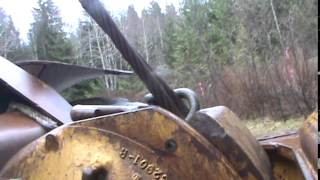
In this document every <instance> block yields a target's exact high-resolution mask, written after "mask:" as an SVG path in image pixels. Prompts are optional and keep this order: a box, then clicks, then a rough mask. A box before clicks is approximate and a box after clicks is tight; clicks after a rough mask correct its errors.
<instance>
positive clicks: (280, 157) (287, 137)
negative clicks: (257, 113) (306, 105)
mask: <svg viewBox="0 0 320 180" xmlns="http://www.w3.org/2000/svg"><path fill="white" fill-rule="evenodd" d="M316 117H317V116H316V115H315V114H313V115H311V116H310V117H309V118H308V119H307V120H306V122H305V123H304V126H303V127H302V128H301V130H300V131H299V132H300V133H299V132H295V133H288V134H283V135H279V136H268V137H265V138H261V139H259V142H260V144H261V145H262V146H263V148H264V149H265V150H266V151H267V153H268V156H269V158H270V160H271V164H272V167H273V169H272V170H273V174H274V175H275V178H276V179H281V180H282V179H284V180H291V179H292V177H295V178H294V179H306V180H316V179H318V174H317V172H316V168H315V166H314V160H315V159H316V157H314V156H313V155H312V152H314V151H315V150H317V139H316V138H314V136H317V133H318V132H316V131H314V130H315V129H316V127H312V126H316V125H317V123H315V122H317V118H316ZM315 118H316V119H315ZM303 144H304V145H303ZM310 152H311V153H310ZM309 153H310V154H311V157H309V156H310V155H308V154H309ZM289 162H290V163H289ZM288 163H289V164H291V165H290V166H288V165H287V164H288Z"/></svg>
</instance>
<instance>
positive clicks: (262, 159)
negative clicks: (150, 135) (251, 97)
mask: <svg viewBox="0 0 320 180" xmlns="http://www.w3.org/2000/svg"><path fill="white" fill-rule="evenodd" d="M189 124H190V125H191V126H192V127H193V128H195V129H196V130H197V131H198V132H199V133H200V134H201V135H203V136H204V137H205V138H207V139H208V140H209V141H210V143H212V144H213V145H214V146H215V147H217V149H219V151H221V152H222V153H223V154H224V155H225V156H226V157H227V158H228V160H229V162H230V163H231V164H232V165H233V168H234V169H235V170H236V171H237V172H238V173H239V175H240V176H241V178H242V179H264V180H271V179H272V171H271V166H270V162H269V159H268V156H267V154H266V152H265V151H264V149H263V148H262V147H261V146H260V144H259V143H258V141H257V140H256V139H255V137H253V135H252V134H251V133H250V131H249V130H248V129H247V128H246V127H245V126H244V125H243V123H242V122H241V121H240V119H239V118H238V117H237V116H236V115H235V114H234V113H233V112H232V111H231V110H229V109H228V108H226V107H224V106H217V107H212V108H207V109H202V110H200V111H198V112H197V113H196V114H195V116H193V118H191V120H190V121H189Z"/></svg>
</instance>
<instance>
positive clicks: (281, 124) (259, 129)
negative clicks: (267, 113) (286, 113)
mask: <svg viewBox="0 0 320 180" xmlns="http://www.w3.org/2000/svg"><path fill="white" fill-rule="evenodd" d="M303 120H304V118H303V117H300V118H292V119H289V120H287V121H275V120H271V119H268V118H265V119H255V120H248V121H247V122H246V125H247V127H248V128H249V130H250V131H251V133H252V134H253V135H254V136H255V137H257V138H259V137H262V136H264V135H267V134H270V133H282V132H288V131H293V130H298V129H299V128H300V127H301V126H302V123H303Z"/></svg>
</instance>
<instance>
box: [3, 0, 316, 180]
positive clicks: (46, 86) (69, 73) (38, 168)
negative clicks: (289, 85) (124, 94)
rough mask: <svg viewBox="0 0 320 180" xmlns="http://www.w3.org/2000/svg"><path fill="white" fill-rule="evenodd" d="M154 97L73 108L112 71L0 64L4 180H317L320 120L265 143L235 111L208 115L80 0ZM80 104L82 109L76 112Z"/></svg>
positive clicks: (94, 2) (101, 13)
mask: <svg viewBox="0 0 320 180" xmlns="http://www.w3.org/2000/svg"><path fill="white" fill-rule="evenodd" d="M80 2H81V4H82V6H83V7H84V9H85V10H86V11H87V12H88V13H89V14H90V15H91V16H92V18H93V19H94V20H95V21H96V22H97V23H98V24H99V25H100V26H101V28H102V29H103V30H104V31H105V32H106V33H107V34H108V35H109V36H110V38H111V39H112V40H113V42H114V44H115V45H116V47H117V48H118V49H119V51H120V52H121V54H122V55H123V57H124V59H125V60H127V61H128V63H129V64H130V65H131V66H132V69H133V70H134V71H135V73H136V74H137V75H138V76H139V77H140V79H141V80H142V81H143V82H144V83H145V85H146V87H147V88H148V89H149V91H150V94H148V95H146V96H145V97H144V98H143V101H142V102H129V101H127V100H125V99H118V100H114V101H106V100H104V99H102V98H93V99H84V100H79V101H77V102H73V103H70V102H67V101H66V100H65V99H64V98H63V97H62V96H61V95H60V94H59V93H60V92H61V91H62V90H64V89H66V88H68V87H70V86H72V85H74V84H76V83H78V82H80V81H82V80H84V79H92V78H95V77H98V76H101V75H105V74H113V75H124V76H127V75H131V74H132V73H131V72H127V71H119V70H106V69H94V68H87V67H81V66H75V65H69V64H63V63H57V62H52V61H23V62H18V63H16V64H13V63H12V62H10V61H8V60H6V59H5V58H3V57H0V179H1V180H2V179H23V180H25V179H32V180H33V179H39V180H50V179H52V180H63V179H79V180H80V179H82V180H93V179H98V180H102V179H116V180H117V179H119V180H122V179H123V180H130V179H133V180H142V179H143V180H145V179H147V180H148V179H150V180H152V179H155V180H165V179H173V180H182V179H186V180H189V179H190V180H207V179H208V180H212V179H217V180H220V179H225V180H229V179H236V180H239V179H250V180H251V179H252V180H255V179H257V180H271V179H277V180H278V179H279V180H295V179H297V180H298V179H307V180H313V179H318V175H317V151H318V150H317V148H318V117H317V116H318V114H317V113H316V112H315V113H313V114H312V115H310V116H309V117H308V118H307V119H306V120H305V122H304V125H303V127H301V129H300V130H298V131H296V132H290V133H285V134H277V135H270V136H266V137H264V138H262V139H256V138H255V137H254V136H253V135H251V133H250V132H249V130H248V129H247V128H246V127H245V126H244V125H243V124H242V123H241V121H240V120H239V118H238V117H237V116H236V115H235V114H234V113H233V112H232V111H231V110H230V109H228V108H227V107H224V106H218V107H211V108H206V109H201V108H200V105H199V102H198V99H197V96H196V94H195V93H194V92H193V91H192V90H190V89H187V88H180V89H175V90H172V89H171V88H170V87H169V86H168V85H167V84H166V83H165V82H164V81H163V80H162V79H161V78H160V77H158V76H157V75H156V74H155V73H154V72H153V71H152V69H151V68H150V66H149V65H148V64H147V63H146V62H145V61H144V60H143V59H142V58H141V56H140V55H139V54H138V53H137V52H136V51H134V50H133V49H132V48H131V46H130V45H129V44H128V42H127V41H126V39H125V38H124V37H123V35H122V34H121V33H120V31H119V30H118V29H117V27H116V25H115V24H114V22H113V21H112V19H111V18H110V16H109V15H108V14H107V12H106V10H105V9H104V8H103V6H102V5H101V4H100V2H99V1H98V0H81V1H80ZM71 104H73V105H71Z"/></svg>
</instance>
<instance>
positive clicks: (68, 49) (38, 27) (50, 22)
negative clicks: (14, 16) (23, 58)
mask: <svg viewBox="0 0 320 180" xmlns="http://www.w3.org/2000/svg"><path fill="white" fill-rule="evenodd" d="M38 6H39V7H38V8H34V10H33V16H34V23H32V26H31V30H30V33H29V40H30V43H31V47H32V49H33V55H34V58H35V59H40V60H56V61H62V62H70V61H71V59H72V55H73V54H72V45H71V43H70V41H69V40H68V39H67V37H66V33H65V32H64V31H63V23H62V20H61V17H60V14H59V10H58V8H57V7H56V6H55V5H54V4H53V2H52V0H39V1H38Z"/></svg>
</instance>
